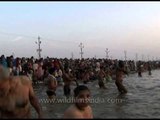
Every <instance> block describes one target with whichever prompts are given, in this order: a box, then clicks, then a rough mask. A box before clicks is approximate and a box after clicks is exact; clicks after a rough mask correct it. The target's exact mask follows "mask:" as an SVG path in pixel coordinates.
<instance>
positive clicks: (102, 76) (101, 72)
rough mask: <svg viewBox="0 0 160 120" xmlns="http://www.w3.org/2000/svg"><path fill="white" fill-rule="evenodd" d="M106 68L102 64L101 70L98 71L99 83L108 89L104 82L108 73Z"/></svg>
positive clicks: (101, 86)
mask: <svg viewBox="0 0 160 120" xmlns="http://www.w3.org/2000/svg"><path fill="white" fill-rule="evenodd" d="M103 69H104V68H103V67H102V66H101V67H100V70H99V71H97V72H98V73H97V74H98V85H99V87H100V88H103V89H106V86H105V84H104V81H105V77H106V73H105V72H104V70H103Z"/></svg>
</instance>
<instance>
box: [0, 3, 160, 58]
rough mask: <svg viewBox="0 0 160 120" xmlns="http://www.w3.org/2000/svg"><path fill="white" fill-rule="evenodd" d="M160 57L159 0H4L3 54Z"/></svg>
mask: <svg viewBox="0 0 160 120" xmlns="http://www.w3.org/2000/svg"><path fill="white" fill-rule="evenodd" d="M38 36H40V37H41V41H42V44H41V47H42V57H46V56H50V57H62V58H64V57H68V58H70V57H71V53H72V52H73V55H74V58H80V54H79V53H80V47H79V44H80V42H82V43H83V45H84V48H83V52H84V55H83V56H84V58H87V57H89V58H92V57H95V56H96V57H97V58H104V57H105V56H106V53H105V49H106V48H108V49H109V51H110V52H109V56H110V57H111V56H112V58H118V59H121V58H123V59H124V50H126V51H127V59H135V54H136V53H138V58H139V59H142V55H144V59H148V55H149V58H150V59H152V58H153V57H154V58H156V57H157V58H160V2H0V54H5V55H11V54H12V53H14V54H15V56H20V57H22V56H26V57H30V56H35V57H37V56H38V55H37V52H36V49H37V48H38V45H37V44H36V43H35V41H37V38H38Z"/></svg>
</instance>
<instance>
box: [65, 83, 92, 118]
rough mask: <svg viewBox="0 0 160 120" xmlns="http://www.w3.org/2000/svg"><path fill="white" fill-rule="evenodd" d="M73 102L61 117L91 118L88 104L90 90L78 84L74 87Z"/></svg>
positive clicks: (90, 109)
mask: <svg viewBox="0 0 160 120" xmlns="http://www.w3.org/2000/svg"><path fill="white" fill-rule="evenodd" d="M74 97H75V101H76V102H75V104H74V105H71V106H70V107H69V108H68V109H67V110H66V111H65V113H64V116H63V118H65V119H66V118H67V119H69V118H70V119H77V118H80V119H92V118H93V114H92V108H91V107H90V105H89V99H90V90H89V89H88V88H87V87H86V86H84V85H80V86H78V87H76V88H75V89H74Z"/></svg>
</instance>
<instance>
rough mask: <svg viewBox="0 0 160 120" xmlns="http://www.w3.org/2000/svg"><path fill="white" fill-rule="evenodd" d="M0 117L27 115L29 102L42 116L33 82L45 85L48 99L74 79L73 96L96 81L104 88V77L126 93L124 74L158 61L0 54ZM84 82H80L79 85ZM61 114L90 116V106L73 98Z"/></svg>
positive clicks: (87, 95) (159, 65)
mask: <svg viewBox="0 0 160 120" xmlns="http://www.w3.org/2000/svg"><path fill="white" fill-rule="evenodd" d="M0 65H1V67H0V96H1V98H0V118H29V117H30V110H29V103H31V105H32V106H33V107H34V108H35V109H36V111H37V113H38V116H39V118H41V117H42V116H43V114H42V109H41V106H40V104H39V102H38V99H37V97H36V95H35V94H34V89H33V85H38V84H36V83H38V82H39V81H41V82H44V84H45V85H46V86H47V90H46V95H47V96H48V98H49V99H52V98H54V97H55V96H56V90H57V87H59V86H63V92H64V95H65V96H67V97H68V96H70V95H71V84H72V83H73V82H74V83H75V84H76V86H77V87H76V88H75V89H74V96H75V98H76V99H77V101H78V100H79V99H82V98H83V99H89V98H90V94H91V91H90V90H89V89H88V88H87V87H86V86H85V84H88V83H89V82H92V81H97V83H98V86H99V88H101V89H106V88H107V86H106V84H105V82H106V81H112V80H114V81H115V85H116V87H117V90H118V91H119V92H120V94H125V93H127V89H126V88H125V87H124V85H123V75H124V74H127V75H129V73H132V72H133V73H134V72H138V76H139V77H142V72H144V71H147V70H148V72H149V75H151V70H152V69H158V68H160V63H159V62H158V61H150V62H144V61H137V62H135V61H131V60H130V61H122V60H117V59H116V60H111V59H95V58H92V59H89V58H88V59H81V60H80V59H74V60H73V59H67V58H64V59H58V58H49V57H47V58H45V59H43V58H41V59H35V58H34V57H31V58H24V57H22V58H19V57H17V58H14V57H13V56H8V57H5V56H4V55H2V56H1V57H0ZM80 83H83V85H80ZM64 118H93V115H92V109H91V107H90V106H89V103H87V102H83V103H81V102H76V103H75V104H74V105H73V106H71V107H70V108H69V109H67V110H66V112H65V113H64Z"/></svg>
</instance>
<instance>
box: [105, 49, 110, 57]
mask: <svg viewBox="0 0 160 120" xmlns="http://www.w3.org/2000/svg"><path fill="white" fill-rule="evenodd" d="M105 52H106V58H107V59H108V57H109V55H108V53H109V50H108V48H106V50H105Z"/></svg>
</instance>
